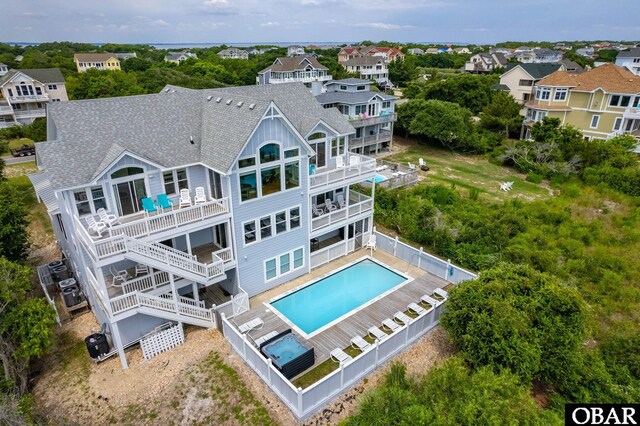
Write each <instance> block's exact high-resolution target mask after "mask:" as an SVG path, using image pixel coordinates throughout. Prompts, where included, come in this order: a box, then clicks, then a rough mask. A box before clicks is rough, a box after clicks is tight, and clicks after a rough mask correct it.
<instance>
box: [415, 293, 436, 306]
mask: <svg viewBox="0 0 640 426" xmlns="http://www.w3.org/2000/svg"><path fill="white" fill-rule="evenodd" d="M420 300H422V302H423V303H426V304H427V305H431V306H433V307H435V306H436V305H439V304H440V302H438V301H437V300H436V299H434V298H433V297H431V296H427V295H426V294H425V295H424V296H422V297H421V298H420Z"/></svg>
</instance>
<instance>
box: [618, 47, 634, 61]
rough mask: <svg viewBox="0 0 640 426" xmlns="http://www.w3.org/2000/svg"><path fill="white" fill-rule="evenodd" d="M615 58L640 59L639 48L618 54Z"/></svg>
mask: <svg viewBox="0 0 640 426" xmlns="http://www.w3.org/2000/svg"><path fill="white" fill-rule="evenodd" d="M616 58H640V47H636V48H633V49H631V50H625V51H622V52H619V53H618V56H616Z"/></svg>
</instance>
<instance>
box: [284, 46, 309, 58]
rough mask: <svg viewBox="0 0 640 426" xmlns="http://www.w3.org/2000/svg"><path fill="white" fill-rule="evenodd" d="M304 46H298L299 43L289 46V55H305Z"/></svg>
mask: <svg viewBox="0 0 640 426" xmlns="http://www.w3.org/2000/svg"><path fill="white" fill-rule="evenodd" d="M304 53H305V52H304V46H298V45H297V44H292V45H291V46H288V47H287V56H300V55H304Z"/></svg>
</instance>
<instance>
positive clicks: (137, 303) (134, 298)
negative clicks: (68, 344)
mask: <svg viewBox="0 0 640 426" xmlns="http://www.w3.org/2000/svg"><path fill="white" fill-rule="evenodd" d="M110 303H111V311H112V313H113V315H114V316H119V315H122V314H129V315H133V314H136V313H139V314H145V315H150V316H154V317H159V318H164V319H167V320H171V321H180V322H184V323H187V324H192V325H196V326H198V327H206V328H212V327H215V325H216V317H215V313H214V310H213V308H211V309H207V308H205V307H204V302H196V301H195V300H193V299H188V298H186V297H178V302H176V301H175V300H174V299H173V296H171V295H169V296H167V295H164V296H152V295H149V294H144V293H141V292H139V291H135V292H133V293H129V294H125V295H124V296H120V297H116V298H114V299H111V301H110Z"/></svg>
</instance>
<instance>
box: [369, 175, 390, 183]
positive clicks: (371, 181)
mask: <svg viewBox="0 0 640 426" xmlns="http://www.w3.org/2000/svg"><path fill="white" fill-rule="evenodd" d="M374 180H375V181H376V183H380V182H384V181H385V180H387V177H386V176H382V175H378V174H377V175H375V176H374V177H372V178H369V179H367V182H369V183H373V181H374Z"/></svg>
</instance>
